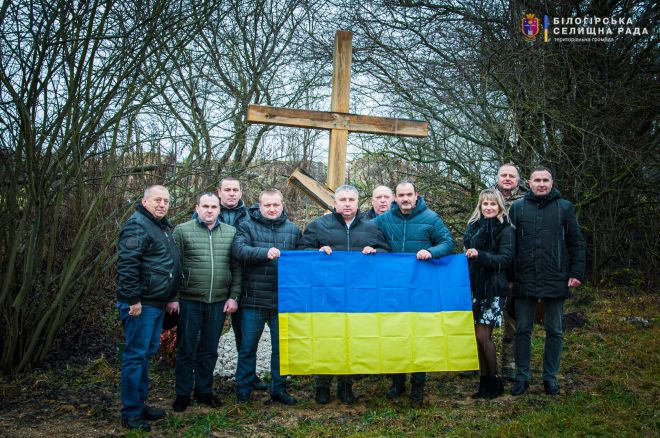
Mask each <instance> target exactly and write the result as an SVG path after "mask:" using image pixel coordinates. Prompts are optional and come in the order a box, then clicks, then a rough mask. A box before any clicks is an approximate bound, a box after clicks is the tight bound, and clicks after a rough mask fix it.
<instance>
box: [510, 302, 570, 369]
mask: <svg viewBox="0 0 660 438" xmlns="http://www.w3.org/2000/svg"><path fill="white" fill-rule="evenodd" d="M537 301H538V300H537V299H536V298H516V334H515V345H514V354H515V358H516V380H522V381H526V382H529V380H530V378H531V375H530V372H529V362H530V359H531V356H532V328H533V326H534V314H535V312H536V303H537ZM543 307H544V310H545V313H544V316H543V326H544V328H545V346H544V350H543V380H547V381H549V382H556V381H557V372H558V371H559V364H560V361H561V350H562V346H563V342H564V336H563V328H562V316H563V314H564V300H563V299H552V300H551V299H544V300H543Z"/></svg>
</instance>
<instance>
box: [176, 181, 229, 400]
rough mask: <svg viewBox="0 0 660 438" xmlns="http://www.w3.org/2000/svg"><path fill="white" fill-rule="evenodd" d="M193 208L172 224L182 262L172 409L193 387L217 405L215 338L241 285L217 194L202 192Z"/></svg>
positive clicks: (216, 344)
mask: <svg viewBox="0 0 660 438" xmlns="http://www.w3.org/2000/svg"><path fill="white" fill-rule="evenodd" d="M195 209H196V212H197V217H195V218H193V219H192V220H190V221H188V222H185V223H183V224H181V225H179V226H177V227H176V229H175V230H174V240H175V242H176V245H177V247H178V248H179V253H180V254H181V261H182V264H183V285H182V288H181V291H180V294H179V312H180V316H179V325H178V329H177V330H178V331H177V349H176V350H177V351H176V369H175V374H176V400H175V401H174V404H173V405H172V409H174V411H177V412H181V411H184V410H185V409H186V408H187V407H188V404H189V403H190V394H191V392H192V390H193V387H194V390H195V399H196V400H197V401H198V402H200V403H203V404H205V405H208V406H211V407H216V406H219V405H220V400H219V399H218V398H217V397H215V396H214V395H213V370H214V369H215V364H216V361H217V360H218V342H219V340H220V334H221V331H222V326H223V325H224V322H225V314H226V313H229V314H231V313H233V312H235V311H236V310H237V309H238V302H237V301H238V296H239V294H240V290H241V270H240V268H239V267H238V265H237V264H236V263H235V262H232V259H231V245H232V243H233V242H234V236H235V234H236V228H234V227H232V226H231V225H227V224H224V223H222V222H220V221H219V220H218V215H219V213H220V199H219V198H218V195H217V194H216V193H211V192H209V193H204V194H202V195H201V196H200V197H199V198H198V200H197V205H196V207H195ZM198 334H199V337H198ZM198 339H199V342H198Z"/></svg>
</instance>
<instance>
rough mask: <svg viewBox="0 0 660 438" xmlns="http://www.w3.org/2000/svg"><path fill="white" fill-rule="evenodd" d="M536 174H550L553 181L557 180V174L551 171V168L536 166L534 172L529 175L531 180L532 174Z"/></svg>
mask: <svg viewBox="0 0 660 438" xmlns="http://www.w3.org/2000/svg"><path fill="white" fill-rule="evenodd" d="M534 172H548V173H549V174H550V178H552V179H553V180H554V179H555V173H554V172H553V171H552V169H550V168H549V167H546V166H536V167H535V168H533V169H532V171H531V172H530V173H529V179H532V174H533V173H534Z"/></svg>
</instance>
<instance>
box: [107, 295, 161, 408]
mask: <svg viewBox="0 0 660 438" xmlns="http://www.w3.org/2000/svg"><path fill="white" fill-rule="evenodd" d="M129 307H130V306H129V305H128V303H121V302H118V303H117V308H118V309H119V317H120V318H121V323H122V325H123V326H124V338H125V341H124V342H125V346H124V352H123V353H122V355H121V404H122V408H121V418H122V419H127V418H130V417H138V416H140V415H142V411H143V410H144V404H145V402H146V400H147V394H148V393H149V359H151V357H152V356H153V355H154V354H156V351H158V345H159V344H160V331H161V329H162V325H163V315H164V314H165V309H161V308H159V307H153V306H147V305H144V304H143V305H142V313H141V314H140V316H129V315H128V310H129Z"/></svg>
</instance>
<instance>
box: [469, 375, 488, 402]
mask: <svg viewBox="0 0 660 438" xmlns="http://www.w3.org/2000/svg"><path fill="white" fill-rule="evenodd" d="M484 395H486V376H481V377H479V390H478V391H477V392H475V393H474V394H472V395H471V397H472V398H484Z"/></svg>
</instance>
